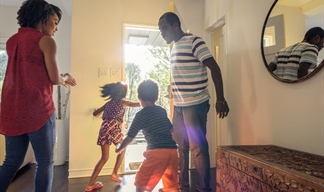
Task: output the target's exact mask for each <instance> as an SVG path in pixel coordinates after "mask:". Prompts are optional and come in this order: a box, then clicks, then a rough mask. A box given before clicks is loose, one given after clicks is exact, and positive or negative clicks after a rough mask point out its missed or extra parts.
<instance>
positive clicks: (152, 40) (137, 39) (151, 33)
mask: <svg viewBox="0 0 324 192" xmlns="http://www.w3.org/2000/svg"><path fill="white" fill-rule="evenodd" d="M126 42H127V44H134V45H143V46H160V47H166V46H168V45H167V44H166V42H165V40H164V39H163V38H162V35H161V33H160V31H159V30H154V29H146V28H127V27H126Z"/></svg>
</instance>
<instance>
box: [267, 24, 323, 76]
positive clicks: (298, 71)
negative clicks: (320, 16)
mask: <svg viewBox="0 0 324 192" xmlns="http://www.w3.org/2000/svg"><path fill="white" fill-rule="evenodd" d="M323 43H324V31H323V29H322V28H320V27H314V28H311V29H309V30H308V31H307V32H306V34H305V36H304V40H303V41H302V42H299V43H296V44H294V45H291V46H289V47H287V48H284V49H281V50H280V51H278V52H277V53H276V55H275V57H274V59H273V60H272V61H271V63H270V64H269V69H270V70H271V71H273V73H274V74H275V75H277V76H278V77H279V78H282V79H287V80H292V81H293V80H297V79H299V78H302V77H304V76H306V75H307V74H308V70H309V69H315V68H316V66H317V55H318V52H319V51H320V50H321V49H322V48H323Z"/></svg>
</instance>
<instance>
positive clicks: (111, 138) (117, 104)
mask: <svg viewBox="0 0 324 192" xmlns="http://www.w3.org/2000/svg"><path fill="white" fill-rule="evenodd" d="M101 89H102V90H101V97H104V98H107V100H108V102H107V103H106V104H104V105H103V106H102V107H101V108H99V109H96V110H95V111H94V112H93V115H94V116H98V115H100V114H101V113H102V112H103V115H102V120H103V122H102V124H101V127H100V131H99V136H98V141H97V144H98V145H100V146H101V158H100V160H99V161H98V163H97V165H96V166H95V168H94V170H93V173H92V175H91V178H90V181H89V183H88V185H87V187H86V189H85V191H92V190H94V189H99V188H101V187H103V184H102V183H101V182H96V183H95V179H96V178H97V176H98V174H99V173H100V171H101V169H102V167H103V166H104V165H105V163H106V162H107V161H108V158H109V148H110V145H111V144H114V145H115V146H116V145H117V144H119V143H120V142H121V141H122V140H123V133H122V123H123V117H124V113H125V108H126V107H140V103H139V102H132V101H126V100H124V99H125V97H126V94H127V85H126V84H123V83H120V82H118V83H111V84H106V85H104V86H103V87H101ZM124 155H125V151H123V152H121V153H119V154H118V155H117V159H116V163H115V167H114V170H113V172H112V174H111V176H110V179H111V180H113V181H116V182H118V183H120V182H121V179H120V178H119V176H118V174H117V171H118V168H119V167H120V165H121V162H122V160H123V158H124Z"/></svg>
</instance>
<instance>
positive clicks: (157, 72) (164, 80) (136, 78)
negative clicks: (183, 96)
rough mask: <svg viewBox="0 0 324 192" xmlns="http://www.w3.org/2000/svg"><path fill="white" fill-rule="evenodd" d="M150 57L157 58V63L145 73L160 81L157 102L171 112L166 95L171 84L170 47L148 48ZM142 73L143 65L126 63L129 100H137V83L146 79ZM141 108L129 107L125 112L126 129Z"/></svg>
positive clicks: (145, 75)
mask: <svg viewBox="0 0 324 192" xmlns="http://www.w3.org/2000/svg"><path fill="white" fill-rule="evenodd" d="M148 51H149V54H148V55H147V57H148V59H149V57H154V58H156V61H155V63H152V66H153V67H152V68H151V69H150V70H149V71H148V72H147V74H144V77H149V78H152V79H154V80H156V81H157V82H158V83H159V87H160V95H159V99H158V101H157V103H156V104H158V105H160V106H162V107H163V108H165V109H166V111H167V112H168V114H169V111H170V101H169V99H168V98H167V97H166V96H167V95H168V85H169V84H170V68H169V48H168V47H151V48H148ZM144 77H142V75H141V67H140V66H139V65H137V64H134V63H126V83H127V84H128V95H127V100H132V101H137V85H138V84H139V83H140V82H141V81H142V80H143V79H144ZM138 110H140V108H130V107H129V108H128V109H127V110H126V113H125V117H126V122H125V128H126V130H127V129H128V127H129V126H130V124H131V121H132V119H133V118H134V116H135V113H136V112H137V111H138Z"/></svg>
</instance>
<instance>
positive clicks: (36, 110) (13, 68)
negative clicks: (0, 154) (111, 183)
mask: <svg viewBox="0 0 324 192" xmlns="http://www.w3.org/2000/svg"><path fill="white" fill-rule="evenodd" d="M17 19H18V24H19V25H20V28H19V29H18V33H16V34H14V35H13V36H11V37H10V38H9V39H8V41H7V43H6V50H7V54H8V65H7V70H6V74H5V78H4V82H3V87H2V95H1V111H0V133H1V134H3V135H4V136H5V145H6V157H5V160H4V162H3V165H2V166H0V192H5V191H6V190H7V188H8V186H9V184H10V182H11V181H12V179H13V177H14V176H15V174H16V173H17V171H18V169H19V167H20V166H21V164H22V163H23V161H24V157H25V155H26V151H27V148H28V145H29V142H30V143H31V144H32V147H33V150H34V153H35V159H36V162H37V169H36V174H35V191H36V192H50V191H51V188H52V182H53V154H54V143H55V138H56V136H55V113H54V111H55V108H54V102H53V99H52V95H53V85H60V84H61V85H64V86H66V87H67V86H75V85H76V81H75V80H74V78H73V77H72V76H71V75H69V74H68V73H65V74H61V75H60V73H59V69H58V65H57V62H56V44H55V41H54V39H53V38H52V36H53V35H54V33H55V32H56V31H57V25H58V23H59V21H60V19H61V10H60V9H59V8H58V7H56V6H54V5H51V4H48V3H47V2H46V1H44V0H26V1H24V2H23V4H22V6H21V7H20V9H19V10H18V17H17Z"/></svg>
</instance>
